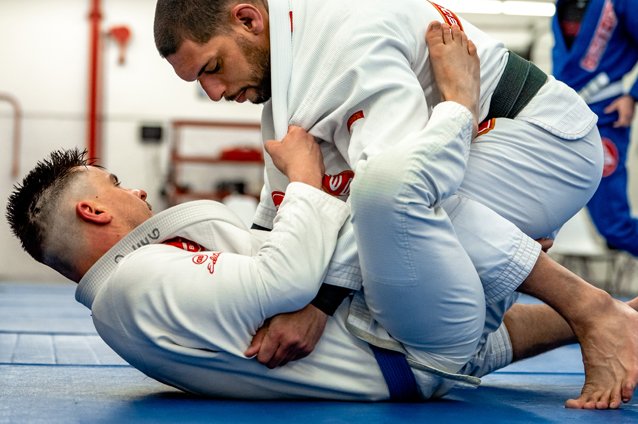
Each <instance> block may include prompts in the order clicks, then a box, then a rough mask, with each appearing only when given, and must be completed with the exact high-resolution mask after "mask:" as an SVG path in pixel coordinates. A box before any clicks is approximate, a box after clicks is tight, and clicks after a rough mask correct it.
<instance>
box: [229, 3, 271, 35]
mask: <svg viewBox="0 0 638 424" xmlns="http://www.w3.org/2000/svg"><path fill="white" fill-rule="evenodd" d="M230 14H231V17H232V20H233V22H234V23H236V24H240V25H241V26H242V28H243V29H244V30H246V31H248V32H250V33H252V34H255V35H257V34H260V33H262V32H263V31H264V27H265V22H264V19H265V17H264V15H263V14H262V12H261V11H260V10H259V9H257V8H256V7H255V6H254V5H252V4H248V3H240V4H236V5H235V6H233V8H232V9H231V10H230Z"/></svg>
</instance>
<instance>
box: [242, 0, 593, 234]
mask: <svg viewBox="0 0 638 424" xmlns="http://www.w3.org/2000/svg"><path fill="white" fill-rule="evenodd" d="M268 7H269V19H270V45H271V78H272V99H271V101H270V102H268V103H266V105H265V107H264V110H263V114H262V131H263V138H264V140H268V139H282V138H283V137H284V136H285V134H286V132H287V128H288V125H297V126H300V127H302V128H304V129H306V130H307V131H309V132H310V133H311V134H312V135H313V136H315V137H316V138H318V139H319V140H321V141H322V142H323V143H322V152H323V154H324V158H325V160H324V163H325V165H326V173H327V174H328V175H330V176H332V177H333V178H332V179H331V181H330V182H331V183H334V192H335V194H343V195H345V196H347V193H348V184H347V183H345V182H343V181H340V178H339V177H340V176H341V177H342V178H341V180H343V179H345V178H346V177H345V176H344V175H343V174H342V171H344V170H354V171H355V172H356V166H357V163H358V162H359V161H360V160H362V159H365V158H367V157H370V156H375V155H378V154H382V152H383V151H384V150H385V149H391V148H392V146H394V145H395V144H396V143H397V141H398V140H410V139H416V138H418V137H420V136H421V135H422V131H423V129H424V127H425V125H426V123H427V122H428V119H429V116H430V113H431V110H432V108H433V107H434V106H435V105H436V104H438V103H439V102H441V97H440V93H439V92H438V90H437V88H436V85H435V83H434V78H433V74H432V71H431V66H430V63H429V58H428V49H427V46H426V43H425V30H426V27H427V25H428V24H429V23H430V22H431V21H433V20H439V21H442V20H445V21H447V22H453V21H454V20H458V21H459V22H461V24H462V28H463V30H464V31H465V32H466V33H467V35H468V37H469V38H470V39H471V40H472V41H473V42H474V43H475V44H476V46H477V49H478V54H479V57H480V60H481V94H480V116H479V121H481V120H483V119H484V118H485V117H486V116H487V113H488V111H489V106H490V101H491V97H492V94H493V92H494V89H495V88H496V86H497V84H498V82H499V80H500V77H501V75H502V73H503V70H504V68H505V65H506V62H507V57H508V56H507V49H506V48H505V47H504V45H503V44H502V43H501V42H499V41H496V40H494V39H492V38H491V37H489V36H488V35H487V34H485V33H484V32H482V31H480V30H478V29H477V28H476V27H474V26H473V25H471V24H470V23H468V22H466V21H464V20H461V19H459V18H458V17H456V16H455V15H454V14H453V13H451V12H450V11H448V10H447V9H445V8H442V7H439V6H437V5H435V4H434V3H431V2H429V1H426V0H398V1H392V2H388V1H385V0H352V1H347V2H344V1H342V0H323V1H309V0H306V1H289V0H269V1H268ZM517 120H522V121H525V122H529V123H530V124H533V125H536V126H539V127H541V128H543V129H545V130H546V131H548V132H549V133H550V135H553V136H556V137H560V138H563V139H565V140H575V139H579V138H581V137H583V136H584V135H586V134H587V133H588V132H589V131H591V129H592V128H593V127H594V126H595V124H596V116H595V115H594V114H593V113H592V112H591V111H590V110H589V108H588V107H587V105H586V104H585V103H584V102H582V100H580V99H579V98H578V96H577V95H576V94H575V93H574V92H573V90H571V89H570V88H569V87H567V86H566V85H564V84H562V83H559V82H557V81H555V80H554V79H553V78H551V77H550V80H549V81H548V83H546V84H545V86H544V87H543V88H542V89H541V91H540V92H539V93H538V94H537V96H536V97H535V98H534V99H532V101H531V102H530V103H529V104H528V106H527V107H525V108H524V109H523V110H522V111H521V113H520V114H519V115H518V116H517ZM554 141H555V139H553V140H550V142H554ZM286 182H287V181H286V178H285V177H284V176H283V175H281V173H279V171H278V170H277V169H276V168H275V167H274V166H273V165H272V163H271V161H270V160H269V158H268V157H267V155H266V171H265V184H264V187H263V190H262V193H261V199H260V204H259V207H258V210H257V213H256V216H255V221H254V222H255V223H256V224H258V225H260V226H262V227H266V228H271V226H272V219H273V218H274V216H275V211H276V203H277V202H278V201H280V199H281V196H282V194H283V193H284V192H285V186H286ZM273 199H274V201H273ZM488 206H489V205H488ZM497 212H499V211H498V210H497Z"/></svg>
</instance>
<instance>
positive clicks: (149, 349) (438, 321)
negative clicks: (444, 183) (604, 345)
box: [7, 39, 636, 408]
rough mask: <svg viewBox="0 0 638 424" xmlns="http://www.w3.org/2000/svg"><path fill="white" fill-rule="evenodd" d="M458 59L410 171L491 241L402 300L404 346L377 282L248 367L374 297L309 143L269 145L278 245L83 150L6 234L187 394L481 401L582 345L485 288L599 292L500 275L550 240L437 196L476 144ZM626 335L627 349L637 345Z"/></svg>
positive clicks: (42, 174)
mask: <svg viewBox="0 0 638 424" xmlns="http://www.w3.org/2000/svg"><path fill="white" fill-rule="evenodd" d="M468 46H470V47H468ZM460 47H462V48H464V49H465V50H464V51H465V52H466V53H470V54H469V55H468V56H469V57H471V58H473V59H474V61H475V62H474V63H475V65H477V64H478V60H477V59H476V53H475V51H474V50H473V49H472V48H471V43H469V42H468V41H467V40H466V39H465V40H463V43H462V45H461V46H460ZM460 47H459V45H458V44H455V43H452V44H448V45H445V44H441V45H439V46H437V47H436V48H441V49H451V50H450V51H449V52H447V53H446V54H445V55H443V56H446V57H447V58H448V60H449V62H448V63H449V64H450V65H451V66H450V68H446V66H445V64H443V63H441V65H439V68H438V69H437V66H435V69H434V71H435V73H437V80H438V81H439V83H440V86H441V87H447V88H448V89H445V88H444V89H442V91H443V96H444V98H445V99H446V100H448V101H446V102H443V103H441V104H440V105H438V106H436V107H435V109H434V111H433V114H432V117H431V119H430V122H429V124H428V128H427V137H426V138H427V140H428V141H427V146H415V148H414V149H412V150H410V151H406V152H405V162H404V163H406V164H409V163H410V162H412V161H414V160H418V161H424V160H425V161H427V162H428V163H429V165H431V166H429V168H430V169H428V170H423V174H422V181H419V182H413V183H416V184H418V185H420V186H422V189H423V190H430V196H429V197H430V198H431V199H432V205H431V207H432V208H433V209H434V210H436V209H437V208H440V207H446V208H448V209H447V210H448V215H450V217H451V218H452V224H453V225H454V224H456V223H457V222H463V221H464V220H467V219H470V218H472V217H473V218H474V219H477V220H478V222H483V223H485V227H486V231H485V232H481V233H472V234H468V232H467V230H466V229H464V228H462V227H461V226H456V227H455V231H456V235H457V236H458V238H459V239H460V240H461V242H462V243H463V246H464V248H465V249H467V251H468V253H469V254H470V257H471V258H472V261H473V265H474V266H475V269H471V270H467V269H465V268H461V267H459V269H458V270H457V272H456V274H455V275H450V276H449V282H450V283H449V285H438V284H437V285H432V284H427V283H428V282H427V281H424V282H423V284H419V285H417V286H415V287H414V288H413V289H408V291H407V292H406V290H405V289H403V291H402V293H401V296H397V297H398V298H397V299H396V305H397V310H398V311H402V308H403V304H402V302H403V301H404V300H408V299H414V298H416V299H419V301H420V302H421V303H422V308H421V310H419V311H416V313H410V315H409V316H404V317H403V318H404V319H401V322H399V323H396V326H397V327H398V328H399V329H400V330H401V331H402V332H403V333H404V334H410V335H411V336H413V337H407V338H406V337H402V338H401V339H400V340H399V339H397V338H394V337H392V336H391V335H390V334H388V332H387V331H386V330H385V329H384V328H382V327H381V326H379V325H378V323H377V321H376V319H375V317H376V315H375V314H378V313H379V311H375V310H372V309H371V308H368V306H367V304H366V292H369V291H370V290H374V288H369V287H368V286H366V285H365V282H363V287H364V288H365V290H364V289H361V290H358V291H357V292H356V293H355V294H354V295H353V296H352V297H351V298H349V299H347V300H346V301H345V302H344V303H343V304H342V305H341V306H340V307H339V309H338V310H337V311H336V312H335V315H334V317H333V318H332V319H329V320H328V323H327V326H326V329H325V332H324V334H323V335H322V337H321V339H320V341H319V343H318V344H317V346H316V348H315V350H314V351H313V352H312V354H310V355H309V356H307V357H306V358H303V359H300V360H298V361H295V362H292V363H290V364H288V365H286V366H284V367H278V368H275V369H269V368H267V367H264V366H263V365H262V364H260V363H259V362H258V361H257V360H256V359H254V358H248V357H246V356H245V354H244V353H245V351H246V349H247V347H248V346H249V344H250V343H251V340H252V338H253V336H254V335H255V333H256V332H257V330H258V329H259V328H260V327H261V326H262V325H263V324H264V322H265V321H266V320H267V319H269V318H270V317H273V316H274V315H276V314H280V313H286V312H293V311H296V310H299V309H300V308H302V307H304V306H306V305H307V304H308V302H309V301H310V300H311V299H312V298H313V297H314V296H315V295H316V293H317V290H318V289H319V286H320V284H321V283H322V282H325V281H331V280H337V279H341V280H351V281H352V283H353V285H357V284H361V281H360V280H361V273H360V270H359V267H358V263H357V255H356V248H355V245H354V243H353V236H352V228H351V225H350V222H349V220H348V218H349V212H350V211H349V206H348V204H347V203H344V202H342V201H340V200H338V199H336V198H334V197H331V196H330V195H328V194H327V193H324V192H322V191H321V181H322V177H323V165H322V157H321V153H320V150H319V148H318V146H317V144H316V143H315V141H314V139H313V138H312V137H311V136H309V135H308V134H307V133H305V132H304V131H303V130H301V129H298V128H293V129H291V131H290V133H289V135H288V136H287V137H286V138H284V140H282V142H274V141H273V142H269V143H267V145H266V149H267V150H268V153H269V154H270V155H271V157H272V158H273V161H274V163H275V165H276V166H277V167H278V168H279V169H280V170H281V171H282V172H283V173H284V174H285V175H286V176H287V177H288V179H289V181H290V184H289V186H288V189H287V192H286V193H287V194H286V196H285V199H284V201H283V202H282V204H281V206H280V208H279V210H278V213H277V218H276V221H275V225H274V228H273V230H272V231H271V232H262V231H256V230H252V231H251V230H248V229H247V228H245V226H244V225H243V224H242V223H241V221H240V220H239V219H238V218H237V217H236V216H235V215H233V214H232V213H231V212H230V211H229V210H227V209H226V208H225V207H224V206H223V205H221V204H219V203H215V202H210V201H197V202H190V203H185V204H183V205H179V206H176V207H173V208H170V209H168V210H166V211H163V212H160V213H158V214H156V215H153V214H152V212H151V210H150V205H148V203H147V202H146V193H145V192H144V191H142V190H129V189H125V188H123V187H121V186H120V183H119V181H118V179H117V177H115V176H114V175H113V174H110V173H108V172H106V171H105V170H104V169H102V168H100V167H96V166H92V165H90V164H89V163H88V162H87V161H86V160H85V158H84V154H83V153H80V152H79V151H77V150H70V151H57V152H54V153H52V154H51V156H50V157H49V159H48V160H45V161H43V162H41V163H39V164H38V165H37V166H36V168H35V169H34V170H33V171H31V173H30V174H29V175H27V177H26V178H25V179H24V180H23V182H22V185H21V186H20V187H17V188H16V190H15V191H14V193H13V194H12V196H11V198H10V200H9V206H8V214H7V216H8V219H9V222H10V224H11V227H12V229H13V231H14V233H15V234H16V235H17V236H18V237H19V238H20V240H21V242H22V244H23V247H24V248H25V250H26V251H27V252H29V253H30V254H31V255H32V256H33V257H34V258H35V259H36V260H38V261H40V262H43V263H45V264H47V265H48V266H50V267H52V268H53V269H55V270H57V271H59V272H60V273H61V274H63V275H65V276H66V277H68V278H70V279H71V280H73V281H76V282H78V289H77V291H76V298H77V299H78V301H80V302H81V303H83V304H84V305H86V306H87V307H88V308H90V309H91V311H92V316H93V321H94V323H95V326H96V328H97V330H98V333H99V334H100V336H101V337H102V338H103V339H104V340H105V341H106V342H107V343H108V344H109V345H110V346H111V347H112V348H113V349H114V350H115V351H116V352H117V353H118V354H120V355H121V356H122V357H123V358H124V359H125V360H126V361H128V362H129V363H130V364H131V365H133V366H134V367H136V368H137V369H139V370H140V371H142V372H144V373H145V374H147V375H148V376H150V377H152V378H154V379H156V380H159V381H161V382H164V383H166V384H169V385H171V386H174V387H177V388H180V389H182V390H185V391H188V392H193V393H198V394H203V395H209V396H222V397H233V398H248V399H275V398H317V399H339V400H368V401H379V400H389V399H392V400H418V399H429V398H434V397H439V396H442V395H444V394H445V393H447V392H448V391H449V390H450V389H451V388H452V387H454V386H457V385H466V386H467V385H469V386H476V385H478V384H479V383H480V380H479V378H478V377H480V376H482V375H485V374H487V373H489V372H491V371H493V370H495V369H498V368H501V367H503V366H505V365H507V364H509V363H510V362H512V361H514V360H518V359H522V358H524V357H528V356H531V355H534V354H537V353H540V352H542V351H545V350H548V349H550V348H553V347H557V346H560V345H563V344H565V343H570V342H573V341H574V340H575V337H574V334H573V332H572V330H571V328H570V326H569V325H568V324H567V322H566V321H564V320H563V319H562V318H561V317H560V316H559V315H558V314H557V313H555V312H554V311H553V310H552V309H551V308H549V307H547V306H544V305H533V306H530V305H514V306H512V302H513V300H514V297H512V296H507V297H505V298H503V297H502V294H501V293H497V294H494V295H492V294H490V293H491V292H488V291H484V290H483V286H482V283H483V282H484V281H485V280H488V279H492V278H493V274H498V275H501V274H502V273H503V272H504V271H512V272H511V273H509V274H508V277H509V278H519V279H521V284H523V285H525V284H527V283H528V282H530V281H537V280H539V279H540V280H547V281H558V282H560V284H562V283H564V282H565V281H569V282H570V285H571V286H572V287H578V288H580V289H582V290H581V292H582V293H587V292H590V291H591V290H595V289H593V288H591V286H588V285H587V283H586V282H584V281H582V280H580V279H578V277H576V276H574V275H573V274H571V273H569V271H567V270H565V269H564V268H562V267H560V266H558V265H557V264H555V263H554V262H552V261H551V260H550V259H549V258H548V257H547V256H546V255H544V254H541V255H540V258H539V260H538V262H537V263H536V265H535V266H534V267H533V269H525V268H524V267H523V266H521V267H520V268H519V269H516V268H515V266H516V261H517V258H510V259H511V260H510V261H508V262H507V263H502V262H499V261H495V258H496V257H501V256H502V255H503V254H504V253H507V252H512V251H515V250H516V249H514V247H513V246H512V244H514V243H516V244H517V246H516V247H518V245H520V243H526V245H529V246H530V247H529V248H530V249H534V247H532V245H533V244H534V243H535V242H533V241H532V240H529V239H528V238H527V237H526V236H525V235H524V234H522V233H521V232H520V231H519V230H518V229H517V228H516V227H515V226H513V225H512V224H511V223H509V222H508V221H505V220H504V219H502V218H500V217H499V216H498V215H496V214H495V213H493V212H492V211H490V210H489V209H487V208H485V207H483V206H482V205H480V204H477V203H475V202H472V201H470V200H469V199H466V198H462V197H458V196H455V195H454V194H449V193H448V194H446V195H445V197H443V196H442V194H444V193H446V191H445V190H437V189H434V188H432V187H431V186H430V184H432V181H433V179H432V178H431V177H432V174H431V173H436V172H438V171H441V170H442V169H443V168H449V167H451V166H454V164H450V163H444V162H442V161H437V154H438V153H439V152H441V151H443V150H446V151H447V152H448V154H449V151H450V150H456V151H458V152H459V154H461V155H462V154H464V152H465V151H466V150H467V148H468V147H469V144H470V142H471V139H472V135H473V133H474V132H475V131H476V126H477V122H476V121H477V117H476V115H477V114H476V109H477V108H476V103H477V99H478V77H477V75H476V74H475V73H474V72H471V75H473V76H474V77H475V78H474V83H473V84H472V83H469V86H468V85H464V86H463V89H460V90H458V89H457V88H458V85H455V83H450V81H461V80H465V81H464V84H468V82H467V81H468V80H469V79H468V78H467V77H466V75H465V74H463V75H459V74H458V73H455V68H457V71H458V69H462V70H463V72H465V71H467V69H468V68H464V67H462V66H459V65H460V63H459V62H458V61H459V60H462V59H460V58H459V57H458V51H459V50H458V49H459V48H460ZM431 48H434V47H433V46H431ZM468 66H469V69H470V70H472V66H473V65H472V64H471V63H470V64H469V65H468ZM468 87H469V88H470V89H469V90H468ZM433 146H435V148H432V147H433ZM421 147H423V148H421ZM437 188H439V187H437ZM25 211H26V212H25ZM423 225H424V226H431V228H429V229H428V231H437V228H438V227H437V225H435V224H434V223H432V222H428V221H427V220H424V222H423ZM446 231H447V229H446ZM436 253H437V252H432V255H433V257H436ZM440 259H445V258H440ZM423 260H426V258H423ZM428 260H430V259H428ZM447 260H449V258H447ZM391 266H392V264H388V269H389V272H391ZM514 270H516V271H518V272H513V271H514ZM476 272H478V275H479V277H480V280H478V279H476V277H475V275H474V274H475V273H476ZM557 284H558V283H557ZM560 288H561V289H562V286H561V287H560ZM568 292H569V291H568ZM576 296H578V293H576ZM495 297H498V298H499V301H494V298H495ZM594 300H595V301H596V303H597V305H598V306H596V307H594V306H592V305H591V304H583V310H584V311H585V313H586V314H587V315H588V316H596V315H597V314H599V313H607V312H608V311H611V312H612V313H615V316H621V317H622V316H628V317H629V318H632V319H633V318H634V317H635V312H634V311H633V310H632V309H631V308H629V307H627V306H625V305H623V304H621V303H619V302H616V301H614V300H613V299H611V297H609V296H608V295H607V294H605V293H602V292H597V296H596V298H595V299H594ZM574 301H576V302H577V301H580V298H575V299H574ZM610 305H611V306H610ZM630 306H636V303H635V301H634V303H632V304H631V305H630ZM506 311H507V312H506ZM599 330H600V332H603V331H606V329H605V328H599ZM616 338H618V339H619V340H618V343H622V342H624V340H625V339H626V338H627V337H625V335H617V336H616ZM618 361H619V360H618ZM615 365H617V363H616V362H614V363H613V364H612V365H611V366H615ZM598 382H599V383H600V379H599V381H598ZM607 383H609V384H608V385H609V393H612V392H613V394H608V395H607V398H608V399H609V400H608V401H603V402H606V403H604V404H603V405H602V406H601V405H598V404H597V403H596V402H595V401H592V403H590V404H589V405H587V406H588V407H597V406H598V407H605V408H606V407H618V405H619V404H620V402H621V400H624V401H627V400H628V399H629V398H631V392H633V385H631V387H629V388H626V387H624V386H623V387H622V390H621V388H619V387H616V383H615V382H613V381H612V382H607ZM617 385H618V386H619V385H620V384H617Z"/></svg>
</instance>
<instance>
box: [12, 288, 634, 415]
mask: <svg viewBox="0 0 638 424" xmlns="http://www.w3.org/2000/svg"><path fill="white" fill-rule="evenodd" d="M74 290H75V285H73V284H35V283H34V284H30V283H29V284H17V283H1V282H0V423H92V424H94V423H196V422H197V423H199V422H215V423H257V422H259V423H298V422H303V423H304V424H311V423H348V424H353V423H370V424H375V423H417V422H424V423H457V422H458V423H463V422H471V423H484V422H485V423H490V424H494V423H570V422H574V423H603V422H604V423H638V400H634V401H632V402H631V403H630V404H627V405H623V407H622V409H621V410H617V411H574V410H567V409H565V408H563V402H564V401H565V399H567V398H570V397H574V396H576V395H577V394H578V393H579V391H580V388H581V385H582V383H583V380H584V377H583V370H582V363H581V358H580V351H579V349H578V347H577V346H575V345H573V346H567V347H564V348H561V349H558V350H556V351H554V352H550V353H547V354H545V355H542V356H539V357H537V358H533V359H529V360H526V361H522V362H520V363H517V364H513V365H511V366H509V367H507V368H505V369H503V370H501V371H499V372H497V373H494V374H493V375H490V376H487V377H485V378H484V379H483V385H482V386H481V387H480V388H478V389H465V390H461V389H459V390H454V391H453V392H452V393H451V394H449V395H448V396H447V397H446V398H445V399H442V400H438V401H434V402H429V403H422V404H391V403H376V404H370V403H352V402H306V401H304V402H288V401H286V402H283V401H282V402H262V401H255V402H248V401H229V400H217V399H202V398H198V397H195V396H192V395H188V394H185V393H182V392H179V391H177V390H175V389H173V388H171V387H168V386H165V385H163V384H161V383H158V382H156V381H154V380H152V379H149V378H148V377H146V376H145V375H143V374H142V373H140V372H138V371H137V370H135V369H134V368H132V367H130V366H128V365H127V364H126V363H125V362H124V361H122V359H120V358H119V357H118V356H117V355H116V354H115V353H113V352H112V351H111V350H110V349H109V348H108V346H106V345H105V344H104V343H103V342H102V341H101V340H100V339H99V337H98V336H97V335H96V332H95V329H94V328H93V325H92V323H91V320H90V315H89V311H88V310H87V309H85V308H84V307H83V306H81V305H79V304H77V303H76V302H75V300H74V298H73V295H74Z"/></svg>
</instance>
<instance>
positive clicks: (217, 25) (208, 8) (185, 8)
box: [153, 0, 251, 58]
mask: <svg viewBox="0 0 638 424" xmlns="http://www.w3.org/2000/svg"><path fill="white" fill-rule="evenodd" d="M230 2H231V0H158V2H157V5H156V6H155V23H154V25H153V31H154V34H155V46H156V47H157V51H158V52H159V54H160V55H161V56H162V57H164V58H165V57H168V56H170V55H172V54H175V53H177V50H178V49H179V47H180V46H181V45H182V43H183V42H184V40H185V39H189V40H192V41H195V42H197V43H200V44H204V43H206V42H208V40H210V39H211V38H212V37H213V36H215V35H217V34H218V33H219V32H220V30H222V29H224V28H226V27H227V26H228V22H229V19H228V15H227V13H226V12H227V7H228V5H229V4H230ZM248 2H249V3H250V2H251V1H250V0H248Z"/></svg>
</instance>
